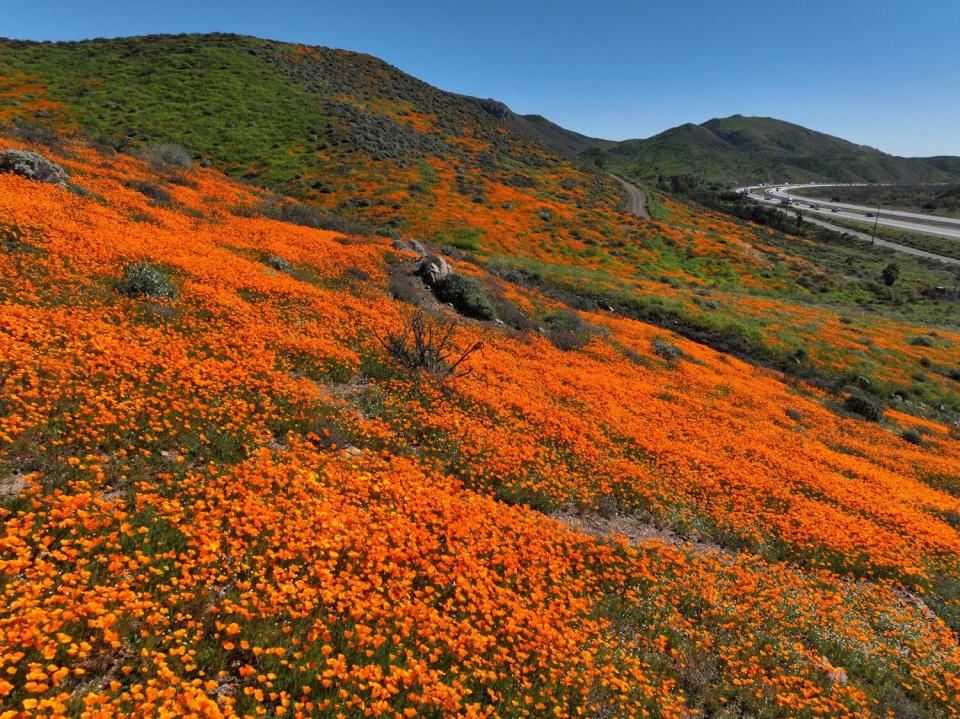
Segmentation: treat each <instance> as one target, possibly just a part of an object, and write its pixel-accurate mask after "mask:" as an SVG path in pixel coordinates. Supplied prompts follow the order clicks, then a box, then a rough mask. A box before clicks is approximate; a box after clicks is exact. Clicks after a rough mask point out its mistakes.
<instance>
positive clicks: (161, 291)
mask: <svg viewBox="0 0 960 719" xmlns="http://www.w3.org/2000/svg"><path fill="white" fill-rule="evenodd" d="M117 291H118V292H120V293H121V294H124V295H127V296H128V297H168V298H172V297H176V294H177V291H176V289H175V288H174V286H173V282H171V281H170V278H169V277H167V276H166V275H165V274H164V273H163V272H161V271H160V269H159V268H157V267H156V266H154V265H152V264H150V263H149V262H134V263H133V264H129V265H127V266H126V267H125V268H124V269H123V276H122V277H121V278H120V281H119V282H118V283H117Z"/></svg>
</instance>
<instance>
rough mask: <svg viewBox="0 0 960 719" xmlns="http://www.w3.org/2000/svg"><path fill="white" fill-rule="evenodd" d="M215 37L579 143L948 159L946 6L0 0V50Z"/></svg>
mask: <svg viewBox="0 0 960 719" xmlns="http://www.w3.org/2000/svg"><path fill="white" fill-rule="evenodd" d="M214 30H221V31H228V32H238V33H244V34H251V35H258V36H261V37H269V38H273V39H280V40H289V41H294V42H303V43H309V44H315V45H327V46H332V47H342V48H347V49H350V50H358V51H362V52H368V53H371V54H373V55H377V56H378V57H381V58H383V59H385V60H387V61H388V62H390V63H392V64H394V65H397V66H398V67H400V68H401V69H403V70H405V71H406V72H409V73H411V74H412V75H415V76H417V77H419V78H421V79H424V80H426V81H428V82H430V83H431V84H434V85H437V86H438V87H441V88H443V89H446V90H452V91H456V92H463V93H467V94H471V95H479V96H483V97H495V98H497V99H499V100H503V101H504V102H506V103H507V104H508V105H510V106H511V107H512V108H513V109H514V110H516V111H518V112H524V113H530V112H536V113H539V114H542V115H545V116H547V117H548V118H550V119H551V120H553V121H555V122H558V123H559V124H561V125H563V126H565V127H569V128H570V129H574V130H577V131H579V132H583V133H585V134H589V135H595V136H599V137H607V138H611V139H626V138H630V137H648V136H650V135H652V134H656V133H657V132H660V131H662V130H665V129H667V128H668V127H672V126H674V125H678V124H682V123H684V122H703V121H704V120H708V119H710V118H711V117H724V116H727V115H732V114H735V113H741V114H745V115H767V116H771V117H778V118H781V119H784V120H789V121H792V122H797V123H799V124H801V125H805V126H807V127H811V128H813V129H816V130H821V131H824V132H829V133H831V134H835V135H839V136H841V137H844V138H847V139H849V140H852V141H854V142H860V143H864V144H869V145H873V146H874V147H879V148H880V149H882V150H885V151H887V152H892V153H895V154H902V155H934V154H954V155H960V2H958V1H957V0H913V2H903V1H901V0H875V1H874V2H868V1H866V0H832V1H831V2H823V1H822V0H805V1H803V2H800V1H796V2H790V3H787V2H776V1H772V2H767V3H763V2H749V3H747V2H720V1H718V0H710V1H709V2H708V1H706V0H669V1H659V0H658V1H656V2H643V1H642V0H635V1H634V2H621V1H614V0H595V1H594V2H573V1H571V0H554V1H553V2H549V3H548V2H539V3H534V2H527V1H525V0H515V1H514V2H500V1H495V2H484V1H483V0H473V1H472V2H440V1H439V0H435V1H433V0H432V1H430V2H417V3H404V2H400V1H394V2H379V1H364V0H352V1H351V0H339V1H338V2H328V1H327V0H317V1H314V2H308V1H306V0H270V1H269V2H253V1H251V0H240V1H238V2H226V1H221V2H217V1H212V0H164V1H163V2H153V3H141V2H131V1H130V0H85V1H84V2H79V1H78V0H2V1H0V36H6V37H15V38H30V39H47V40H72V39H80V38H89V37H114V36H120V35H135V34H145V33H157V32H207V31H214Z"/></svg>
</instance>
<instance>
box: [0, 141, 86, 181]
mask: <svg viewBox="0 0 960 719" xmlns="http://www.w3.org/2000/svg"><path fill="white" fill-rule="evenodd" d="M0 172H12V173H14V174H16V175H20V176H21V177H26V178H27V179H28V180H36V181H37V182H49V183H50V184H53V185H59V186H60V187H66V185H67V179H68V177H69V176H68V175H67V171H66V170H64V169H63V168H62V167H60V165H57V164H55V163H53V162H50V160H48V159H46V158H45V157H44V156H43V155H38V154H37V153H36V152H24V151H23V150H4V151H3V152H0Z"/></svg>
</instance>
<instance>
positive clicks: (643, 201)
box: [610, 175, 650, 217]
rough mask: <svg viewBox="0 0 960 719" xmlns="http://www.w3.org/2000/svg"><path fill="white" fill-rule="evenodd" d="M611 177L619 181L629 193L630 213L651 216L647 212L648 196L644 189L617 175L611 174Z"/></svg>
mask: <svg viewBox="0 0 960 719" xmlns="http://www.w3.org/2000/svg"><path fill="white" fill-rule="evenodd" d="M610 177H612V178H613V179H614V180H616V181H617V182H619V183H620V186H621V187H622V188H623V189H624V191H625V192H626V193H627V207H628V208H629V209H630V214H631V215H636V216H637V217H650V215H648V214H647V197H646V195H644V194H643V190H641V189H640V188H639V187H637V186H636V185H632V184H630V183H629V182H627V181H626V180H624V179H621V178H619V177H617V176H616V175H610Z"/></svg>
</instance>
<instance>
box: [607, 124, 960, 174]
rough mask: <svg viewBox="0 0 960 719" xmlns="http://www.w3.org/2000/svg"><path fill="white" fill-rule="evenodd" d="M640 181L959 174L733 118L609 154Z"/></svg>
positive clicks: (949, 167)
mask: <svg viewBox="0 0 960 719" xmlns="http://www.w3.org/2000/svg"><path fill="white" fill-rule="evenodd" d="M606 161H607V163H608V164H610V165H611V166H613V167H614V168H616V169H617V170H618V171H619V172H621V173H624V174H627V175H630V176H633V177H637V178H653V177H656V176H658V175H693V176H695V177H699V178H702V179H704V180H706V181H713V182H719V183H723V184H728V185H737V184H746V183H749V182H781V181H830V180H834V181H837V182H856V181H864V182H896V181H900V182H935V181H948V180H952V179H956V178H957V177H958V176H960V160H958V159H957V158H951V157H940V158H930V159H926V158H906V157H896V156H893V155H888V154H886V153H884V152H881V151H880V150H876V149H874V148H872V147H867V146H865V145H856V144H854V143H852V142H848V141H846V140H842V139H840V138H838V137H833V136H831V135H827V134H824V133H822V132H816V131H814V130H809V129H807V128H805V127H801V126H800V125H794V124H792V123H789V122H784V121H782V120H776V119H773V118H769V117H744V116H742V115H734V116H733V117H727V118H724V119H713V120H709V121H707V122H705V123H703V124H701V125H693V124H686V125H681V126H680V127H675V128H672V129H670V130H667V131H666V132H662V133H660V134H659V135H655V136H654V137H651V138H648V139H646V140H627V141H625V142H621V143H619V144H617V145H616V146H615V147H613V148H610V149H608V150H607V152H606Z"/></svg>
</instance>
